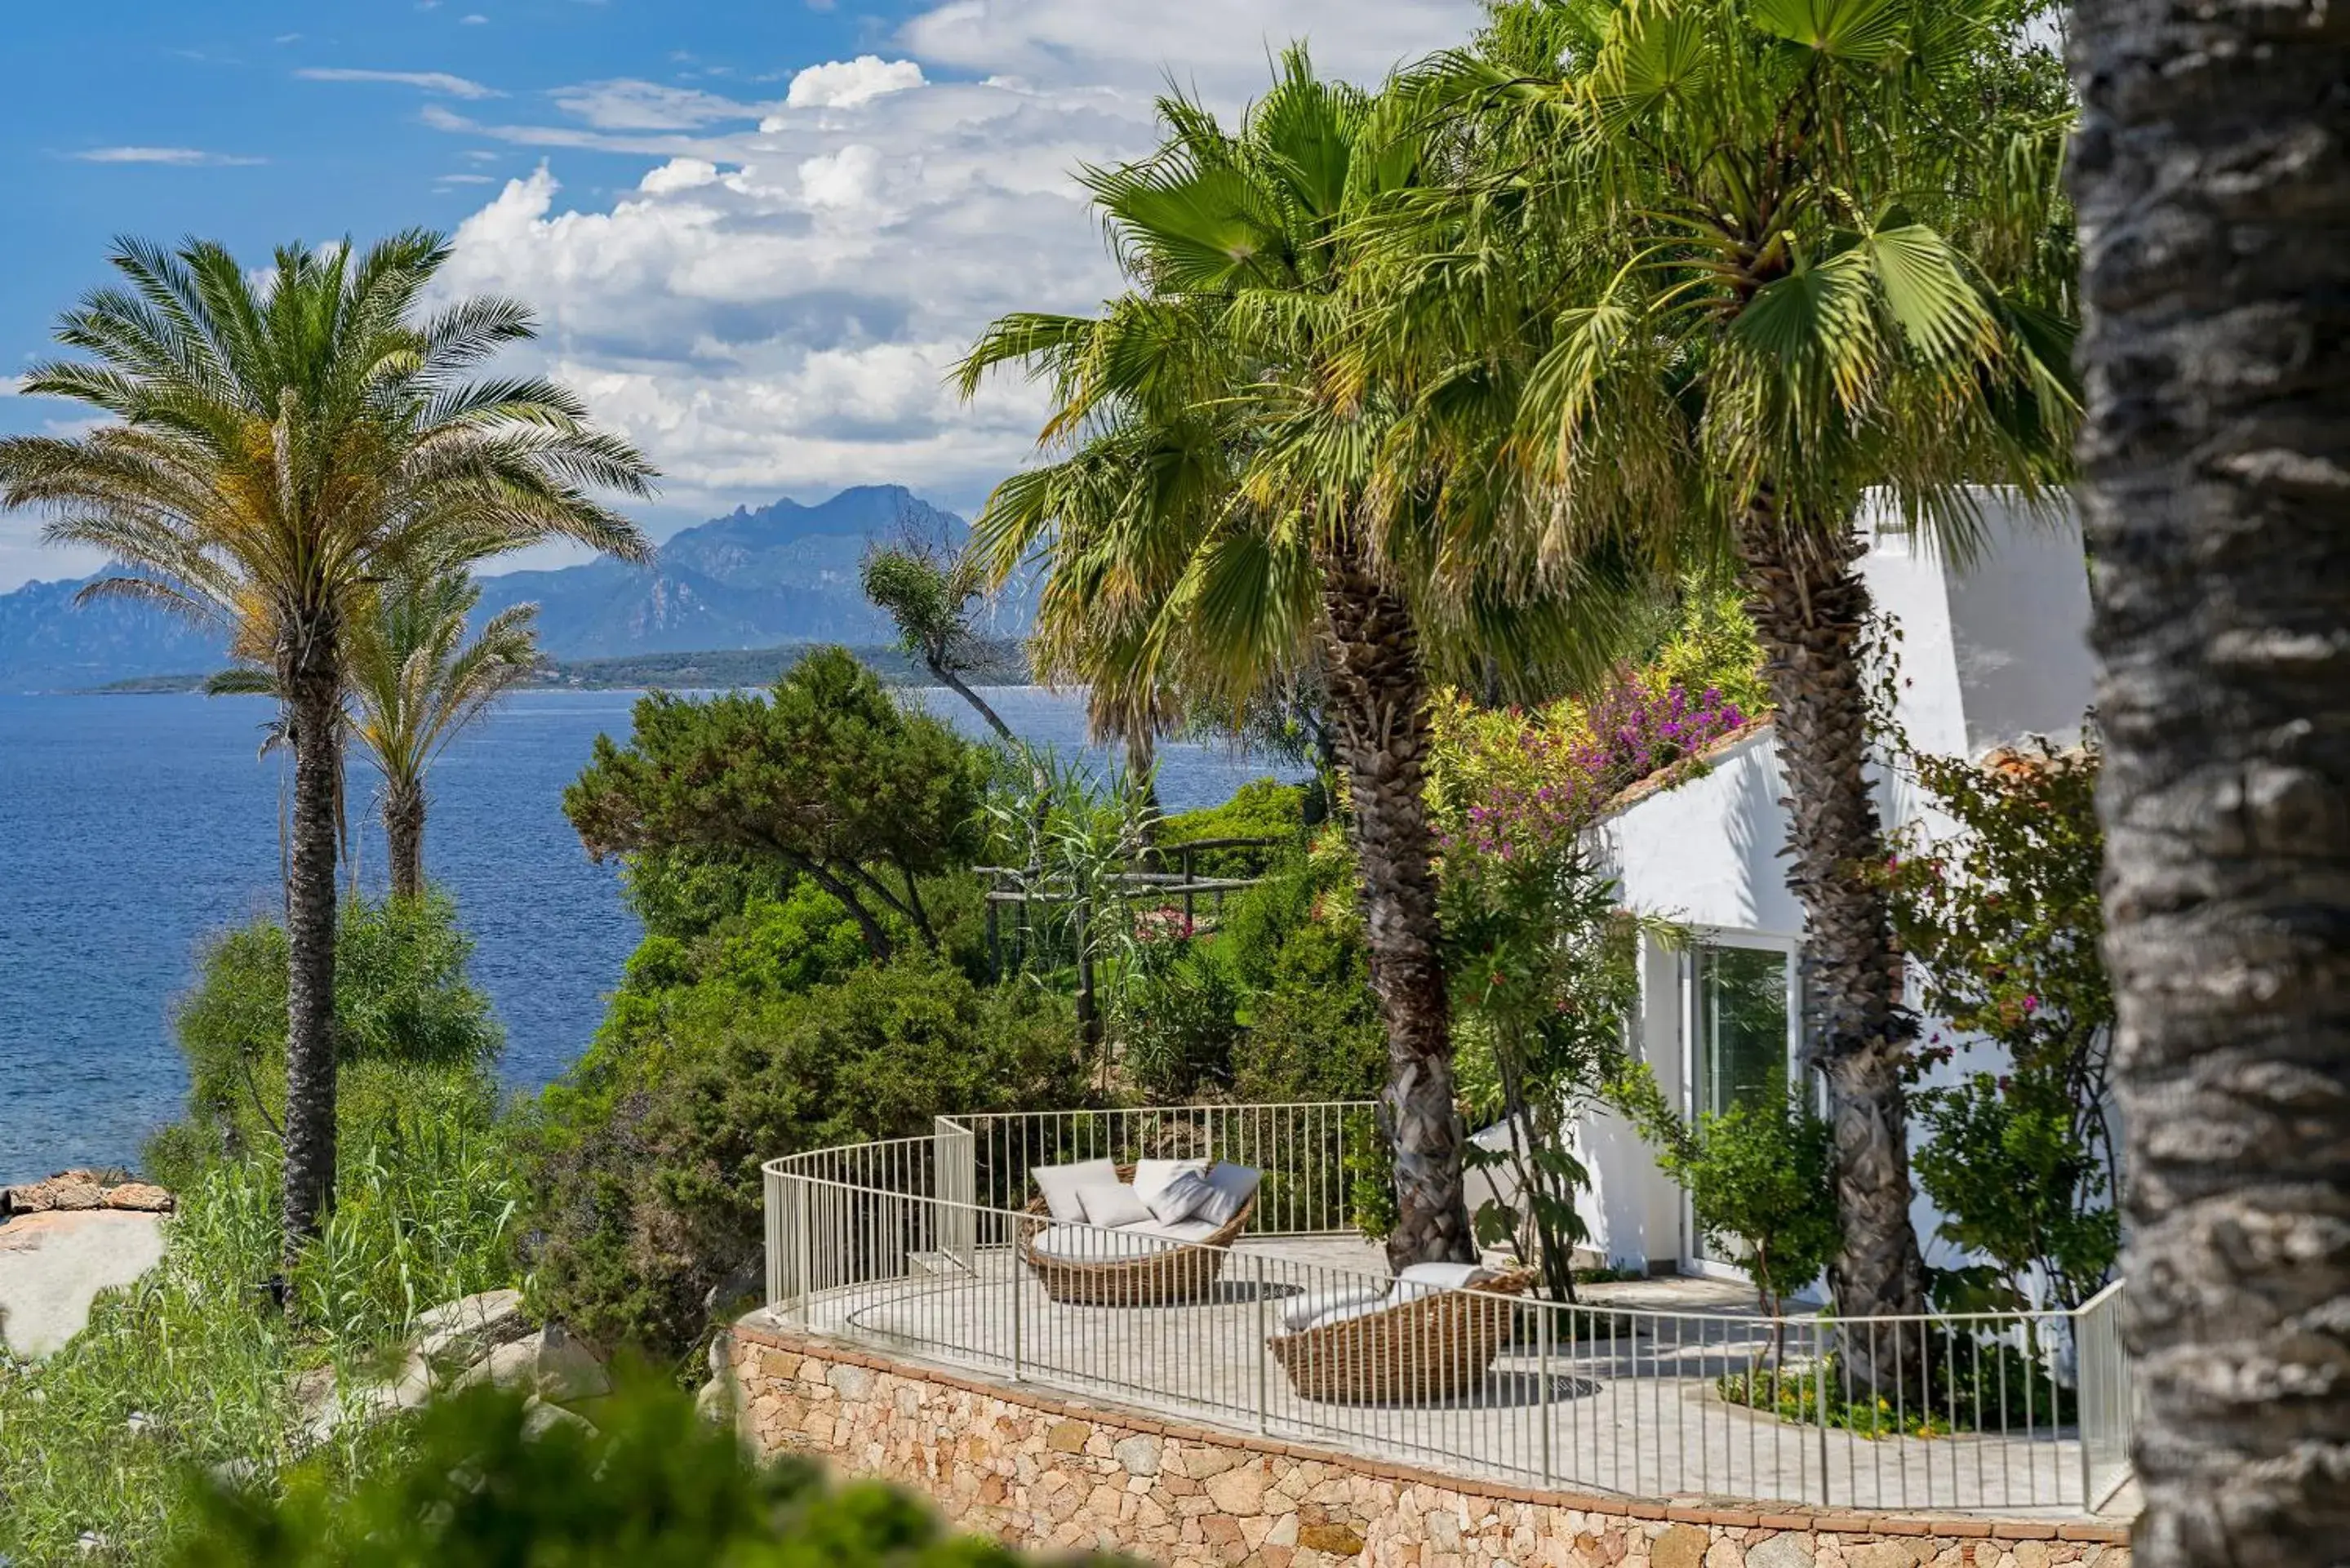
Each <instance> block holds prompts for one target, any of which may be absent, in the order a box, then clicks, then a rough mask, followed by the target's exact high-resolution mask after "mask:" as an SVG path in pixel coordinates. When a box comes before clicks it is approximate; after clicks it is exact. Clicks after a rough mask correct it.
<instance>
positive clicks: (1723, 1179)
mask: <svg viewBox="0 0 2350 1568" xmlns="http://www.w3.org/2000/svg"><path fill="white" fill-rule="evenodd" d="M1611 1092H1612V1095H1613V1097H1614V1098H1615V1101H1616V1103H1617V1107H1618V1108H1619V1109H1621V1110H1622V1111H1623V1112H1624V1114H1625V1115H1626V1116H1628V1117H1630V1118H1631V1120H1632V1122H1633V1124H1634V1125H1635V1126H1637V1127H1638V1128H1639V1129H1640V1132H1641V1136H1643V1137H1646V1138H1648V1141H1649V1142H1650V1143H1651V1144H1653V1145H1654V1146H1655V1147H1656V1150H1657V1163H1658V1165H1659V1166H1660V1167H1661V1168H1663V1170H1664V1172H1665V1174H1666V1175H1667V1176H1669V1177H1670V1178H1672V1179H1673V1180H1675V1181H1676V1182H1679V1184H1680V1185H1681V1187H1683V1188H1684V1189H1687V1191H1688V1192H1689V1195H1690V1208H1691V1209H1692V1210H1694V1211H1695V1213H1696V1218H1697V1222H1698V1225H1699V1227H1700V1229H1702V1230H1703V1231H1705V1233H1706V1234H1707V1235H1708V1236H1709V1237H1711V1238H1712V1239H1713V1240H1714V1241H1715V1242H1717V1243H1718V1244H1719V1245H1721V1246H1722V1247H1724V1248H1727V1249H1729V1250H1731V1251H1734V1252H1736V1253H1737V1254H1738V1257H1739V1261H1740V1262H1742V1263H1743V1264H1744V1265H1745V1266H1746V1268H1747V1270H1748V1271H1749V1272H1751V1273H1752V1274H1753V1276H1754V1291H1755V1294H1756V1296H1757V1297H1758V1298H1759V1299H1760V1301H1761V1303H1762V1306H1763V1312H1764V1313H1765V1314H1771V1315H1776V1314H1778V1313H1779V1312H1780V1311H1781V1310H1782V1305H1783V1300H1784V1298H1785V1296H1786V1294H1787V1293H1788V1292H1790V1291H1795V1290H1800V1289H1802V1288H1803V1287H1804V1285H1807V1284H1809V1283H1810V1282H1812V1281H1813V1280H1814V1279H1816V1278H1817V1277H1818V1276H1819V1274H1820V1272H1821V1271H1822V1270H1824V1269H1825V1268H1826V1267H1827V1265H1828V1261H1829V1260H1830V1259H1831V1258H1833V1257H1835V1251H1836V1247H1837V1245H1838V1240H1839V1233H1838V1231H1837V1228H1836V1204H1835V1135H1834V1132H1833V1130H1832V1129H1831V1127H1829V1125H1828V1123H1827V1122H1826V1121H1825V1120H1824V1119H1823V1118H1822V1117H1820V1116H1816V1115H1814V1113H1813V1111H1812V1108H1811V1106H1809V1105H1808V1104H1807V1103H1806V1102H1805V1101H1804V1096H1803V1095H1802V1093H1801V1092H1800V1091H1798V1090H1795V1089H1792V1088H1791V1087H1790V1086H1789V1085H1786V1084H1785V1083H1784V1082H1783V1081H1782V1082H1780V1083H1777V1084H1775V1085H1772V1086H1771V1088H1770V1089H1769V1090H1768V1091H1767V1092H1766V1093H1764V1094H1763V1095H1760V1096H1756V1097H1755V1098H1753V1099H1752V1100H1750V1101H1747V1102H1744V1103H1742V1104H1738V1105H1734V1106H1731V1108H1730V1109H1729V1110H1727V1111H1725V1112H1723V1113H1721V1115H1719V1116H1713V1115H1708V1116H1700V1117H1699V1119H1698V1125H1697V1126H1696V1127H1694V1128H1692V1127H1690V1125H1689V1123H1688V1122H1686V1121H1684V1120H1683V1119H1682V1118H1681V1116H1680V1114H1679V1112H1678V1111H1676V1110H1674V1109H1673V1107H1672V1106H1671V1104H1670V1103H1669V1101H1668V1100H1667V1099H1666V1098H1665V1096H1664V1093H1663V1091H1662V1090H1660V1089H1659V1088H1658V1086H1657V1080H1656V1076H1655V1075H1654V1074H1653V1073H1651V1072H1650V1071H1649V1069H1648V1065H1647V1064H1645V1063H1643V1064H1639V1065H1638V1066H1635V1067H1634V1068H1632V1069H1631V1070H1630V1071H1629V1072H1628V1073H1627V1074H1626V1075H1624V1077H1623V1078H1622V1079H1620V1080H1619V1081H1618V1082H1617V1085H1615V1086H1614V1088H1613V1090H1612V1091H1611Z"/></svg>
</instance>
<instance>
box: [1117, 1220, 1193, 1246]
mask: <svg viewBox="0 0 2350 1568" xmlns="http://www.w3.org/2000/svg"><path fill="white" fill-rule="evenodd" d="M1121 1233H1122V1234H1124V1235H1128V1236H1163V1237H1165V1238H1166V1239H1167V1240H1168V1241H1182V1242H1185V1243H1192V1242H1199V1241H1206V1240H1207V1239H1208V1238H1209V1237H1211V1236H1212V1235H1214V1234H1215V1233H1216V1228H1215V1227H1214V1226H1213V1225H1211V1224H1210V1223H1209V1222H1208V1221H1207V1220H1144V1221H1143V1222H1142V1223H1141V1224H1139V1225H1128V1226H1126V1227H1125V1228H1124V1230H1123V1231H1122V1232H1121Z"/></svg>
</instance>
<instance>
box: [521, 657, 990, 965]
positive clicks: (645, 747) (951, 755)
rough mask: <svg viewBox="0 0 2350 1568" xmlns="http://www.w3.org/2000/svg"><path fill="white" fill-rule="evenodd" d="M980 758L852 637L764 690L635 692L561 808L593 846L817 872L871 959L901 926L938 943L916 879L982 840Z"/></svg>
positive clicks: (963, 857) (603, 851)
mask: <svg viewBox="0 0 2350 1568" xmlns="http://www.w3.org/2000/svg"><path fill="white" fill-rule="evenodd" d="M985 774H986V769H985V763H984V760H983V758H982V757H981V756H980V754H979V753H978V752H977V751H976V750H975V749H974V748H973V747H972V746H971V745H970V744H969V743H968V742H965V741H963V740H962V738H961V737H960V736H958V735H956V734H955V732H953V731H952V730H951V729H950V728H949V727H948V726H947V725H946V724H944V723H942V722H940V721H939V720H936V719H933V718H931V717H930V716H928V715H927V714H923V713H915V712H909V711H906V710H905V709H903V708H901V707H899V705H898V703H897V701H895V700H894V699H893V698H892V697H891V696H890V695H889V691H887V690H886V689H885V688H884V687H883V686H882V684H881V682H880V680H879V679H878V678H877V677H876V676H875V675H874V674H873V672H872V671H871V670H867V669H866V668H864V667H863V666H862V665H860V664H858V662H857V660H856V659H853V658H851V657H850V656H849V654H848V653H847V651H846V650H844V649H837V648H827V649H817V650H816V651H815V652H813V653H810V654H809V655H808V656H807V657H806V659H802V660H801V661H800V662H799V663H798V664H796V665H795V666H794V667H793V668H792V669H791V670H790V671H789V672H788V673H786V674H785V676H784V678H783V679H782V680H778V681H777V682H776V683H775V687H774V688H773V689H772V690H771V691H769V692H767V693H766V694H765V695H759V694H755V693H729V694H726V695H723V696H717V697H709V698H686V697H679V696H676V695H673V694H671V693H670V692H665V691H654V692H650V693H648V694H647V695H645V696H644V697H642V698H640V699H639V701H638V702H637V705H636V710H635V713H634V725H633V729H632V732H631V733H630V735H629V742H628V743H627V744H626V745H625V746H624V745H621V744H619V743H617V742H614V741H613V740H612V738H611V737H610V736H608V735H604V736H598V738H597V742H596V752H595V758H594V761H593V762H591V763H589V764H588V766H587V770H586V771H585V772H584V773H582V774H580V775H579V779H578V781H577V783H576V784H572V785H571V786H570V788H568V789H567V790H566V791H565V792H564V795H563V809H564V813H565V815H567V816H568V817H569V818H570V819H571V825H572V826H573V827H574V828H576V829H577V831H578V834H579V839H580V842H581V843H582V844H584V845H586V846H587V851H588V853H589V854H590V855H592V856H594V857H597V858H598V859H601V858H603V857H606V856H609V855H633V854H639V853H642V852H644V851H648V850H663V849H688V850H704V851H710V852H713V853H718V854H722V855H733V854H740V853H743V852H748V853H751V854H753V855H755V856H758V857H762V858H765V859H768V860H771V861H773V862H774V863H775V865H776V866H777V867H778V868H779V869H781V870H783V871H785V872H786V873H788V874H791V875H796V876H804V877H807V878H809V879H810V880H812V881H814V882H815V883H816V885H817V886H818V887H820V888H823V889H824V890H825V891H826V892H827V893H830V894H831V895H832V896H833V897H834V898H837V899H839V900H840V901H841V903H842V904H843V905H844V906H845V907H846V908H847V909H848V911H849V913H850V914H851V915H852V916H853V917H855V919H856V920H857V922H858V928H859V929H860V930H862V931H863V933H864V935H865V940H866V945H867V947H868V949H869V950H871V951H872V953H873V954H874V956H875V957H877V958H878V957H884V956H887V955H888V953H889V951H890V950H891V949H892V947H893V946H894V939H893V937H892V935H891V932H890V924H891V923H892V922H893V921H894V922H896V923H899V924H902V926H903V927H904V928H906V929H910V930H911V931H913V932H914V933H916V934H917V935H919V936H920V938H921V939H922V940H924V941H926V942H928V943H930V944H931V945H933V946H935V945H936V944H937V940H938V938H937V932H936V930H935V929H934V928H933V927H932V925H931V919H930V917H929V915H928V913H927V912H926V911H925V909H923V906H922V898H921V892H920V886H919V879H920V877H925V876H929V875H932V874H935V873H937V872H941V871H945V870H951V869H953V868H955V867H960V866H963V865H967V864H969V862H970V859H971V857H972V856H973V855H975V854H976V853H977V851H978V847H979V844H980V826H979V806H980V801H981V798H982V794H983V788H984V784H985Z"/></svg>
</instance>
